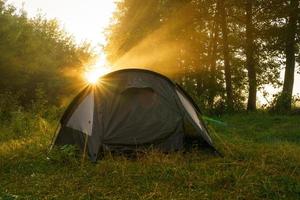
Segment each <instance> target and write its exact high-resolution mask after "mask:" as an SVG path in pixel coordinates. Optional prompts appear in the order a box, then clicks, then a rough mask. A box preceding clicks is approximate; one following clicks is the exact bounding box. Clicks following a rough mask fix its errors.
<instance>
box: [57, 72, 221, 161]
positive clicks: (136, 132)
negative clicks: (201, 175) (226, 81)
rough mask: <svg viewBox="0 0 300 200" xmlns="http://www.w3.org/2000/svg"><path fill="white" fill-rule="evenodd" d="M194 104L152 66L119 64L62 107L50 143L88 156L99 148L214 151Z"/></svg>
mask: <svg viewBox="0 0 300 200" xmlns="http://www.w3.org/2000/svg"><path fill="white" fill-rule="evenodd" d="M200 115H201V112H200V109H199V107H198V106H197V105H196V104H195V103H194V101H193V100H192V98H191V97H190V96H189V95H188V94H187V93H186V92H185V91H184V90H183V89H182V88H181V87H180V86H179V85H178V84H176V83H173V82H172V81H171V80H170V79H168V78H167V77H165V76H163V75H161V74H158V73H156V72H153V71H148V70H143V69H123V70H119V71H115V72H112V73H110V74H107V75H105V76H103V77H102V78H101V80H100V83H99V84H97V85H94V86H87V87H86V88H85V89H84V90H83V91H81V92H80V93H79V94H78V95H77V96H76V97H75V99H74V100H73V101H72V103H71V104H70V105H69V107H68V108H67V110H66V111H65V113H64V115H63V117H62V118H61V120H60V128H59V129H58V132H57V134H56V136H55V138H54V141H53V145H58V146H60V145H68V144H70V145H77V146H78V147H79V148H80V149H81V150H84V151H85V149H86V151H87V152H88V155H89V158H90V160H91V161H96V160H97V159H98V158H99V157H100V155H102V153H103V152H106V151H109V152H120V153H122V152H133V151H137V150H145V149H148V148H155V149H158V150H160V151H162V152H172V151H178V150H183V151H184V150H186V149H189V148H191V147H192V146H195V145H197V146H199V147H200V148H209V149H212V150H213V151H215V148H214V146H213V142H212V140H211V138H210V136H209V133H208V130H207V128H206V126H205V124H204V122H203V120H202V118H201V117H200Z"/></svg>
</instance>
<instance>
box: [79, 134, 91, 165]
mask: <svg viewBox="0 0 300 200" xmlns="http://www.w3.org/2000/svg"><path fill="white" fill-rule="evenodd" d="M88 138H89V135H88V134H85V141H84V148H83V154H82V159H81V167H82V166H83V163H84V160H85V156H86V148H87V143H88Z"/></svg>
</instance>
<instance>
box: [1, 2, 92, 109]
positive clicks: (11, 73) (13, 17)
mask: <svg viewBox="0 0 300 200" xmlns="http://www.w3.org/2000/svg"><path fill="white" fill-rule="evenodd" d="M0 52H1V53H0V97H1V99H0V109H1V114H3V112H4V110H5V109H7V105H10V104H11V105H13V104H14V105H18V106H22V107H25V108H26V107H28V106H31V105H32V102H34V101H40V100H41V98H42V96H43V98H45V99H44V101H47V102H49V103H50V104H57V103H58V101H59V100H60V98H61V97H62V96H67V95H69V91H70V90H72V89H74V86H76V83H78V82H79V80H80V77H78V76H77V79H76V76H72V73H73V74H74V71H76V70H79V69H81V67H82V65H83V64H85V63H86V62H87V61H88V60H89V59H90V58H91V57H92V53H91V50H90V47H89V45H88V44H83V45H77V44H76V43H75V42H74V40H73V39H72V37H71V36H70V35H69V34H67V33H66V32H65V31H64V30H63V29H61V28H60V26H59V24H58V22H57V21H56V20H47V19H45V18H44V17H43V16H42V15H37V16H36V17H34V18H29V17H27V14H26V12H25V11H22V10H21V11H18V10H16V8H15V7H13V6H11V5H7V4H5V1H4V0H0ZM77 75H78V74H77ZM74 83H75V84H74Z"/></svg>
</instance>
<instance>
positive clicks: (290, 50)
mask: <svg viewBox="0 0 300 200" xmlns="http://www.w3.org/2000/svg"><path fill="white" fill-rule="evenodd" d="M288 10H289V15H288V17H287V19H286V20H287V25H286V31H285V34H286V38H285V57H286V61H285V64H286V65H285V74H284V83H283V89H282V94H281V98H280V101H281V102H280V108H281V109H283V110H291V103H292V95H293V86H294V75H295V53H296V33H297V20H298V15H299V0H290V1H289V9H288Z"/></svg>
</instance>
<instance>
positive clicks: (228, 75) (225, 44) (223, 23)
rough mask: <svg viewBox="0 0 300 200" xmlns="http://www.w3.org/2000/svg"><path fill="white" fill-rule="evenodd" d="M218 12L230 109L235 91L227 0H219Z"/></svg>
mask: <svg viewBox="0 0 300 200" xmlns="http://www.w3.org/2000/svg"><path fill="white" fill-rule="evenodd" d="M218 12H219V16H220V26H221V31H222V42H223V57H224V70H225V83H226V98H227V99H226V100H227V106H228V110H229V111H232V110H233V92H232V78H231V66H230V55H229V45H228V29H227V27H228V25H227V13H226V8H225V0H218Z"/></svg>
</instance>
